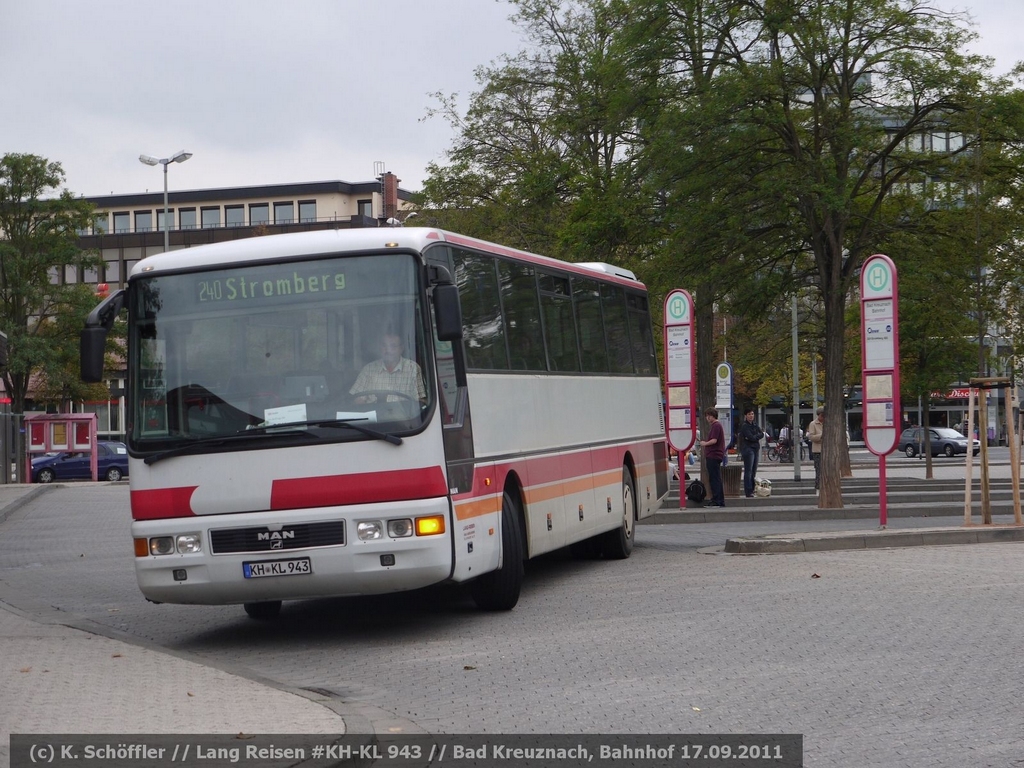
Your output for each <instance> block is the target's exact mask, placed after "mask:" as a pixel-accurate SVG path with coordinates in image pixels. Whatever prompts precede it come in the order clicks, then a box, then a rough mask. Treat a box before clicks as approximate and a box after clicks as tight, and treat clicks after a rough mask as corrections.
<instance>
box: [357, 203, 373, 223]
mask: <svg viewBox="0 0 1024 768" xmlns="http://www.w3.org/2000/svg"><path fill="white" fill-rule="evenodd" d="M356 213H358V214H359V215H360V216H366V217H367V218H370V219H372V218H373V200H360V201H359V202H358V203H356Z"/></svg>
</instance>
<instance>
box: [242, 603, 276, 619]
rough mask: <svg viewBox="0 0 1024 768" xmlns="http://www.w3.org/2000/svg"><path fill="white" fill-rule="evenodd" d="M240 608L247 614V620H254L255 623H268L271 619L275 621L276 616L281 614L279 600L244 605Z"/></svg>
mask: <svg viewBox="0 0 1024 768" xmlns="http://www.w3.org/2000/svg"><path fill="white" fill-rule="evenodd" d="M242 607H243V608H245V612H246V613H247V614H249V618H251V619H256V620H257V621H270V620H271V619H276V618H277V615H278V614H279V613H281V601H280V600H268V601H267V602H265V603H245V605H243V606H242Z"/></svg>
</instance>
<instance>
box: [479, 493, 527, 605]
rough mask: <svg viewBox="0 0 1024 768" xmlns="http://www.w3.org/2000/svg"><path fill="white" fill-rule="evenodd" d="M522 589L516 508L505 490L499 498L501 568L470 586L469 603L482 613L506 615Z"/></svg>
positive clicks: (520, 553)
mask: <svg viewBox="0 0 1024 768" xmlns="http://www.w3.org/2000/svg"><path fill="white" fill-rule="evenodd" d="M522 586H523V539H522V537H521V536H520V535H519V508H518V506H517V505H516V503H515V501H514V500H513V499H512V496H511V494H509V492H508V491H507V490H506V491H505V493H504V494H503V495H502V497H501V567H500V568H498V569H497V570H496V571H491V572H490V573H485V574H484V575H483V576H481V577H479V578H478V579H476V580H475V581H474V582H473V584H472V594H473V601H474V602H475V603H476V604H477V607H478V608H481V609H483V610H485V611H510V610H512V609H513V608H515V607H516V603H518V602H519V591H520V589H522Z"/></svg>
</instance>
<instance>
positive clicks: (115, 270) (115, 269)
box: [103, 259, 121, 283]
mask: <svg viewBox="0 0 1024 768" xmlns="http://www.w3.org/2000/svg"><path fill="white" fill-rule="evenodd" d="M103 274H104V278H105V279H106V281H107V282H108V283H116V282H118V281H119V280H120V279H121V262H120V261H118V260H116V259H115V260H114V261H107V262H104V264H103Z"/></svg>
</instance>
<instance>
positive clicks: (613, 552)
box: [601, 466, 636, 560]
mask: <svg viewBox="0 0 1024 768" xmlns="http://www.w3.org/2000/svg"><path fill="white" fill-rule="evenodd" d="M634 488H635V486H634V483H633V473H632V472H630V471H629V467H627V466H623V467H622V521H621V524H620V525H619V527H618V528H616V529H615V530H614V531H608V532H607V533H605V534H603V537H602V539H601V542H602V544H603V550H604V556H605V557H606V558H608V559H610V560H625V559H626V558H627V557H629V556H630V555H631V554H633V531H634V528H635V523H636V492H635V490H634Z"/></svg>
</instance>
